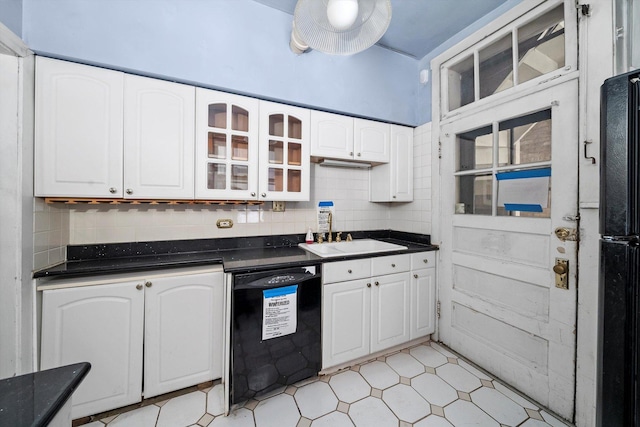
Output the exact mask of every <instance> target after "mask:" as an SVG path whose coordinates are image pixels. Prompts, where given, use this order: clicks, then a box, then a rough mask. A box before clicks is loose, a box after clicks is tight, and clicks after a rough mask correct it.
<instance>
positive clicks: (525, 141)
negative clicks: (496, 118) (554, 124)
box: [498, 110, 551, 166]
mask: <svg viewBox="0 0 640 427" xmlns="http://www.w3.org/2000/svg"><path fill="white" fill-rule="evenodd" d="M498 128H499V141H500V158H499V166H506V165H521V164H526V163H537V162H547V161H550V160H551V110H544V111H540V112H537V113H533V114H529V115H527V116H523V117H518V118H515V119H511V120H507V121H504V122H501V123H500V124H499V126H498Z"/></svg>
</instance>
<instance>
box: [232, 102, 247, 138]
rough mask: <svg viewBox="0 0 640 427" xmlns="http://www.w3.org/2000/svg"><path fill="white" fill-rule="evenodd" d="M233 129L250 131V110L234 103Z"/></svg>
mask: <svg viewBox="0 0 640 427" xmlns="http://www.w3.org/2000/svg"><path fill="white" fill-rule="evenodd" d="M231 129H233V130H238V131H240V132H249V112H248V111H247V110H245V109H244V108H241V107H238V106H237V105H234V106H232V107H231Z"/></svg>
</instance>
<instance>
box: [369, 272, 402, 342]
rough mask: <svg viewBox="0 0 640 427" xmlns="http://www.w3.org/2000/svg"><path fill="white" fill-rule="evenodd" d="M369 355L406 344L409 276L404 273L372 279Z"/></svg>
mask: <svg viewBox="0 0 640 427" xmlns="http://www.w3.org/2000/svg"><path fill="white" fill-rule="evenodd" d="M371 280H372V282H373V283H372V286H371V290H372V292H371V352H372V353H375V352H377V351H380V350H384V349H385V348H389V347H393V346H395V345H399V344H402V343H405V342H407V341H409V335H410V332H409V331H410V327H409V319H410V312H411V308H410V307H411V305H410V297H411V276H410V274H409V273H408V272H405V273H397V274H389V275H386V276H380V277H375V278H372V279H371Z"/></svg>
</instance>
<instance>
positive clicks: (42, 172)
mask: <svg viewBox="0 0 640 427" xmlns="http://www.w3.org/2000/svg"><path fill="white" fill-rule="evenodd" d="M122 94H123V73H120V72H117V71H111V70H105V69H102V68H98V67H89V66H86V65H79V64H74V63H71V62H66V61H58V60H54V59H48V58H41V57H36V102H35V105H36V111H35V195H36V196H64V197H66V196H69V197H122V195H123V191H122V117H123V104H122Z"/></svg>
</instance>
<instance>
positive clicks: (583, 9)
mask: <svg viewBox="0 0 640 427" xmlns="http://www.w3.org/2000/svg"><path fill="white" fill-rule="evenodd" d="M576 9H578V10H579V11H580V13H581V14H582V16H591V5H590V4H588V3H585V4H578V2H576Z"/></svg>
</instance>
